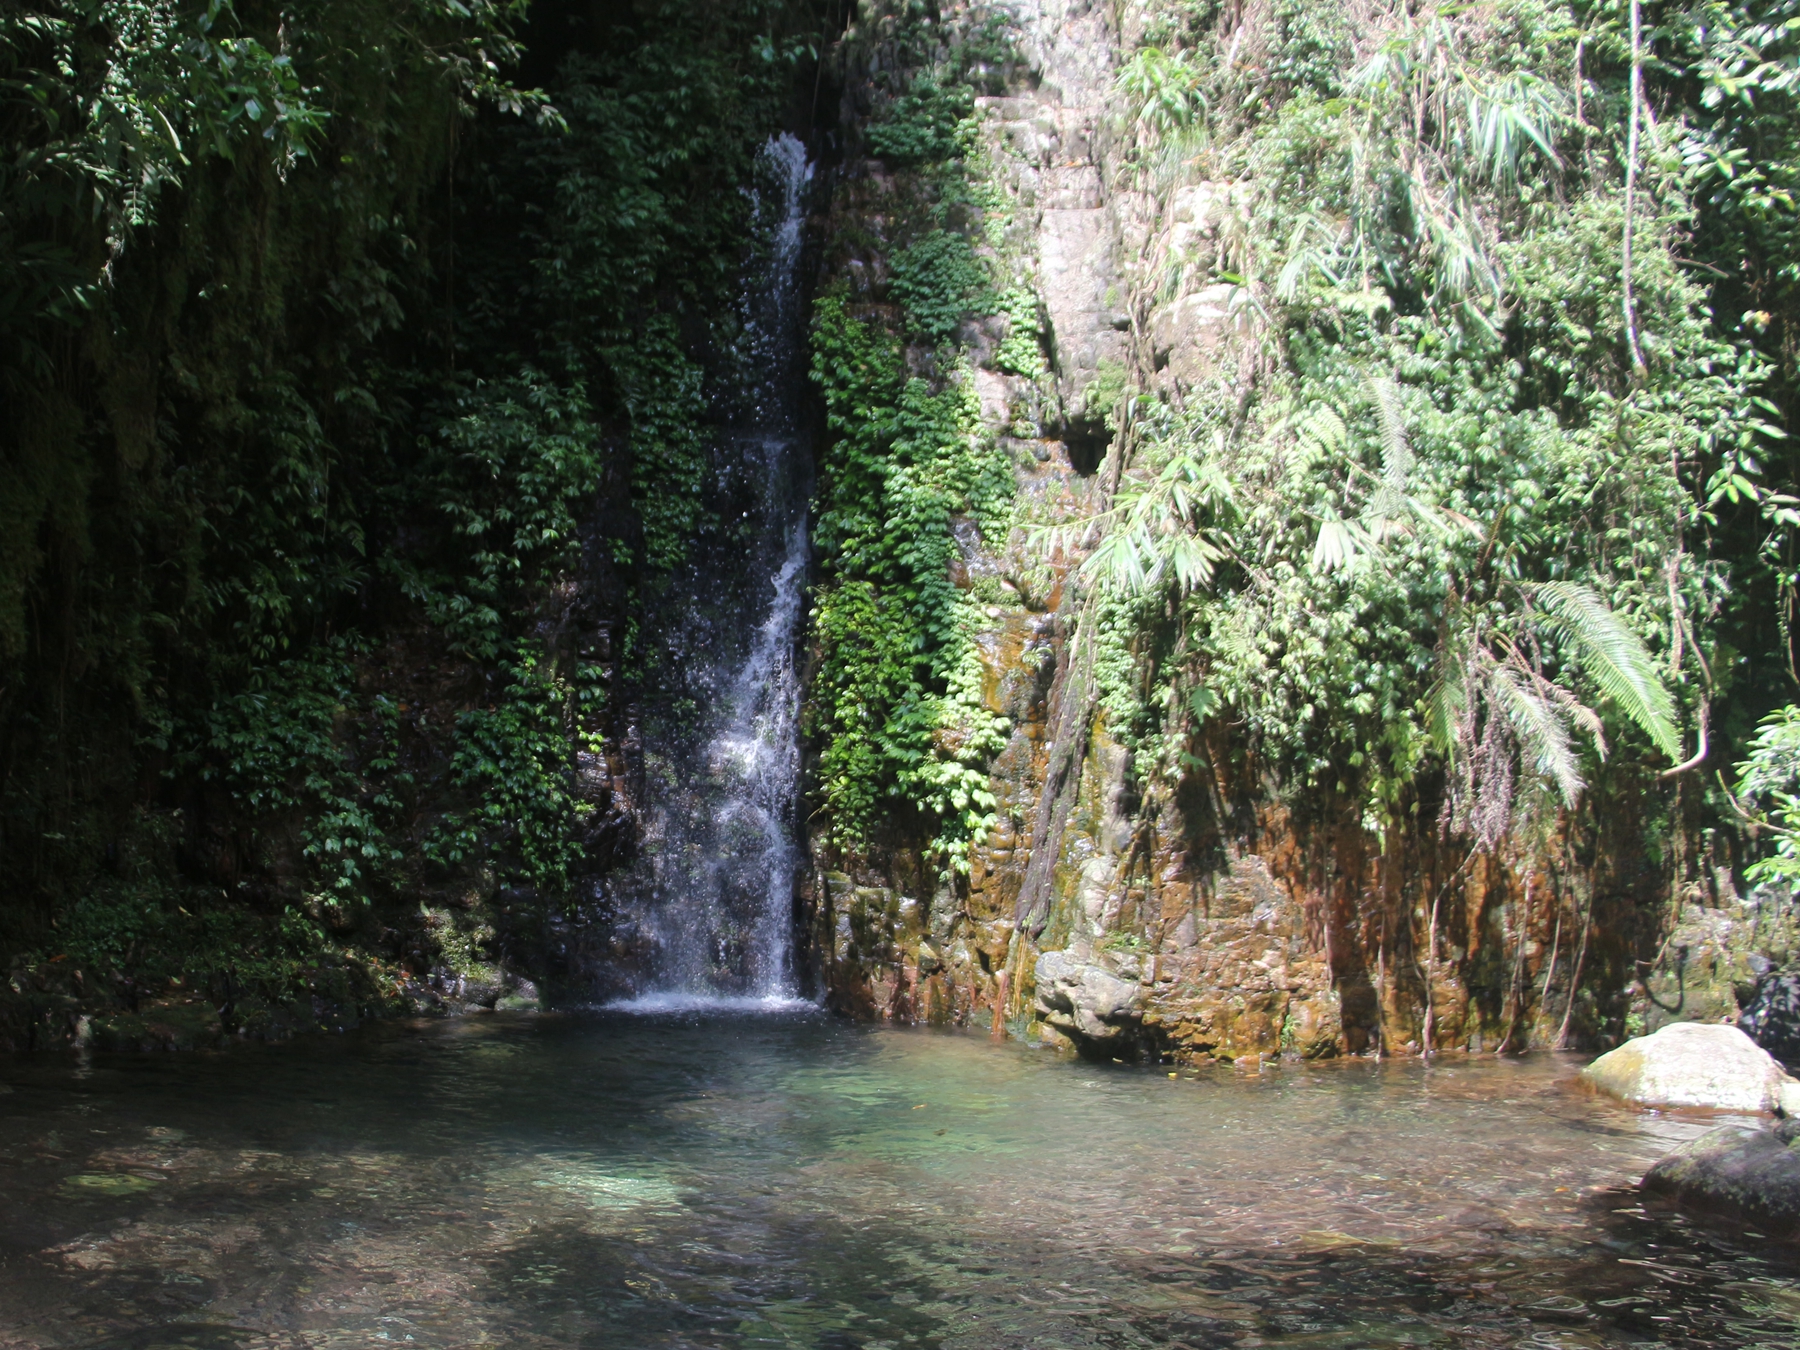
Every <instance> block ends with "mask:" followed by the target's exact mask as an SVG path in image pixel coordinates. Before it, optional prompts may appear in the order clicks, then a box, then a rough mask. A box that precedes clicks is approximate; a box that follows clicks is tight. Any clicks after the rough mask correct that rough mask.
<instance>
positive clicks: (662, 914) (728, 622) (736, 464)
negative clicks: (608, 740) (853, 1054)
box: [616, 135, 812, 1009]
mask: <svg viewBox="0 0 1800 1350" xmlns="http://www.w3.org/2000/svg"><path fill="white" fill-rule="evenodd" d="M759 168H760V172H759V184H758V187H757V189H756V190H755V192H754V193H753V194H752V195H753V202H754V205H755V214H756V222H755V223H756V233H757V235H758V237H759V240H760V242H761V249H760V251H759V257H758V258H757V260H756V261H755V263H754V264H753V265H752V266H751V267H750V269H749V280H748V282H747V285H746V289H745V294H744V299H743V315H742V318H743V332H744V341H743V344H742V346H743V351H742V353H741V355H742V357H743V358H744V359H743V362H742V367H743V370H744V372H745V373H744V376H743V383H744V385H745V388H744V389H743V390H742V391H741V398H740V399H739V403H740V405H741V406H740V411H739V413H738V415H737V417H736V419H735V421H734V423H733V424H732V425H731V426H730V427H729V428H728V429H727V431H726V433H725V435H724V437H723V444H722V446H721V454H720V470H719V478H720V482H719V483H718V484H717V485H716V497H717V500H719V501H720V502H723V503H727V504H728V509H729V511H730V512H731V514H733V515H734V516H735V519H734V520H732V521H731V522H730V525H731V528H729V529H728V530H726V531H725V532H724V537H723V541H722V543H721V544H718V545H715V546H714V547H712V548H711V549H707V550H697V556H696V557H694V558H693V559H692V560H690V562H689V564H688V566H687V567H686V568H685V569H684V570H683V572H682V573H681V574H680V576H679V577H678V578H677V579H676V583H675V586H674V588H673V589H674V596H673V600H672V603H670V604H668V605H666V606H665V607H664V610H663V613H662V642H663V648H664V656H663V660H664V663H665V667H666V669H668V670H669V671H670V672H672V673H673V674H674V675H675V676H676V677H677V679H678V680H679V685H680V688H681V689H682V691H683V693H684V695H685V697H684V698H683V699H682V700H681V701H679V702H675V701H671V702H670V703H668V704H666V705H665V706H664V707H663V709H662V718H661V721H660V724H659V725H658V726H657V728H656V729H655V730H654V731H653V732H652V733H651V735H650V736H649V737H648V738H647V739H648V741H649V743H648V744H647V745H646V747H645V749H646V755H647V758H648V759H649V760H650V761H651V763H652V773H651V776H650V777H651V790H650V792H649V794H648V802H647V811H646V815H645V820H644V828H643V842H644V849H645V863H644V865H643V867H641V868H640V869H639V870H638V871H637V872H636V873H635V874H634V875H632V876H631V877H628V878H625V879H624V880H623V881H622V882H621V883H620V884H619V885H618V886H617V888H616V889H617V894H618V903H619V905H620V907H621V908H622V909H623V910H624V912H625V916H626V923H627V925H628V926H630V927H631V928H632V929H633V930H634V931H635V933H636V935H637V937H638V939H639V942H640V954H639V957H638V964H637V967H636V968H635V969H632V970H630V971H628V972H626V973H625V977H624V981H623V982H624V984H625V985H626V987H627V988H628V989H629V990H630V997H629V998H627V999H625V1000H623V1001H622V1002H624V1003H629V1004H630V1005H632V1006H636V1007H639V1008H648V1009H659V1008H669V1007H680V1006H695V1005H700V1004H707V1003H718V1004H719V1005H720V1006H735V1007H740V1008H742V1007H746V1006H755V1007H762V1006H780V1005H782V1004H785V1003H789V1002H793V1001H794V997H795V973H794V970H793V956H792V949H793V907H794V875H795V867H796V863H797V858H798V848H797V842H796V825H795V812H796V807H797V801H798V784H799V770H800V751H799V706H800V687H799V678H798V673H797V672H796V670H795V668H794V656H795V648H796V643H797V641H798V636H799V627H800V619H801V606H802V601H803V599H804V595H805V585H806V563H807V534H806V495H807V483H808V476H807V474H808V464H809V461H808V456H807V446H806V443H805V438H804V435H803V431H802V426H801V418H800V411H799V403H800V391H801V390H802V388H803V387H804V382H805V370H804V352H805V348H804V343H803V341H802V338H803V335H804V325H803V315H802V313H801V260H802V246H803V227H804V223H805V217H806V194H807V189H808V186H809V184H810V183H811V180H812V165H811V164H810V162H809V161H808V160H807V157H806V149H805V147H804V146H803V145H802V144H801V142H800V141H799V140H797V139H796V138H795V137H793V136H791V135H783V136H779V137H776V138H774V139H772V140H771V141H770V142H769V145H768V147H767V149H766V150H765V152H764V155H763V163H762V164H761V165H760V166H759Z"/></svg>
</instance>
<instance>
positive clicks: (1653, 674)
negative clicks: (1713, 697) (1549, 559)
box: [1535, 581, 1682, 760]
mask: <svg viewBox="0 0 1800 1350" xmlns="http://www.w3.org/2000/svg"><path fill="white" fill-rule="evenodd" d="M1535 595H1536V599H1537V601H1538V603H1539V604H1541V605H1542V606H1543V607H1544V609H1545V611H1546V612H1547V613H1548V614H1549V615H1550V619H1551V624H1550V626H1551V627H1552V628H1553V629H1554V630H1555V631H1556V633H1557V635H1558V636H1559V637H1561V638H1563V639H1564V640H1565V641H1566V642H1567V643H1568V644H1569V646H1570V647H1572V648H1573V649H1574V654H1575V659H1576V660H1577V661H1578V662H1580V664H1581V668H1582V669H1583V670H1584V671H1586V672H1587V675H1588V678H1589V679H1591V680H1593V682H1594V683H1595V684H1596V685H1598V686H1599V687H1600V691H1601V692H1602V693H1604V694H1605V695H1606V696H1607V697H1608V698H1609V699H1611V700H1612V701H1613V702H1614V703H1615V704H1617V705H1618V707H1619V710H1620V711H1621V712H1623V713H1624V714H1625V715H1626V716H1627V717H1629V718H1630V719H1631V720H1632V721H1633V722H1635V723H1637V725H1638V726H1639V728H1641V729H1642V730H1643V732H1644V734H1645V735H1646V736H1648V737H1649V738H1650V739H1651V741H1652V742H1653V743H1654V744H1655V746H1656V748H1657V749H1658V750H1660V751H1662V752H1663V753H1664V754H1665V755H1667V756H1668V757H1669V758H1670V759H1673V760H1679V759H1681V757H1682V755H1681V734H1680V732H1679V731H1678V730H1677V729H1676V713H1675V701H1674V699H1673V698H1671V697H1670V695H1669V689H1668V686H1667V685H1665V684H1664V683H1663V680H1662V676H1661V675H1660V674H1659V673H1658V672H1657V669H1656V662H1655V661H1654V660H1652V659H1651V656H1650V653H1649V651H1648V650H1647V649H1646V648H1645V646H1644V643H1643V640H1642V639H1641V638H1639V637H1638V635H1637V634H1636V633H1634V632H1632V631H1631V629H1630V628H1628V627H1627V626H1626V624H1625V621H1624V620H1623V619H1621V618H1620V617H1619V616H1618V615H1617V614H1615V613H1614V612H1613V611H1612V609H1611V608H1610V607H1609V606H1608V605H1607V603H1606V601H1604V600H1602V599H1601V598H1600V596H1599V594H1598V592H1596V591H1595V590H1594V589H1593V588H1592V587H1589V586H1583V585H1580V584H1579V583H1576V582H1572V581H1546V582H1544V583H1543V584H1542V585H1540V586H1538V587H1537V588H1536V591H1535Z"/></svg>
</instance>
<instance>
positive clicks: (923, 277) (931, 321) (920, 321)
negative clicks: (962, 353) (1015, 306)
mask: <svg viewBox="0 0 1800 1350" xmlns="http://www.w3.org/2000/svg"><path fill="white" fill-rule="evenodd" d="M889 289H890V290H891V292H892V294H893V297H894V299H895V300H897V301H899V302H900V307H901V309H902V311H903V312H904V313H905V315H906V323H907V327H908V329H909V330H910V331H911V332H913V333H916V334H917V335H919V336H920V337H922V338H924V339H926V340H927V341H929V342H934V343H937V342H948V341H949V340H950V339H951V338H953V337H955V336H956V330H957V328H958V327H959V326H960V325H961V324H962V321H963V320H964V319H965V318H967V317H968V316H969V315H970V314H972V313H974V312H975V311H977V310H979V309H982V308H985V307H988V306H989V305H990V304H991V302H992V294H991V291H990V288H989V283H988V273H987V268H986V267H984V266H983V265H982V262H981V260H980V259H979V258H977V257H976V256H975V250H974V247H973V246H972V245H971V244H970V243H969V241H968V239H967V238H966V237H965V236H963V235H961V234H958V233H956V232H955V231H954V230H945V229H937V230H933V231H931V232H930V233H929V234H927V235H925V236H924V237H923V238H921V239H919V240H918V241H917V242H915V243H913V244H910V245H908V246H907V247H906V248H903V249H901V250H900V251H899V252H898V253H896V254H895V255H894V258H893V281H892V283H891V284H890V287H889Z"/></svg>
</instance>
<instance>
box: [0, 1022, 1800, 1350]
mask: <svg viewBox="0 0 1800 1350" xmlns="http://www.w3.org/2000/svg"><path fill="white" fill-rule="evenodd" d="M760 1010H761V1009H760V1007H759V1011H760ZM771 1011H783V1010H771ZM1575 1067H1576V1061H1574V1060H1570V1059H1566V1058H1556V1057H1537V1058H1534V1059H1529V1060H1526V1061H1522V1062H1518V1061H1512V1062H1496V1061H1489V1060H1467V1061H1444V1062H1442V1063H1440V1064H1439V1065H1436V1066H1433V1067H1430V1068H1427V1067H1425V1066H1421V1065H1418V1064H1406V1063H1400V1064H1395V1063H1390V1064H1384V1065H1371V1064H1366V1063H1360V1062H1358V1063H1349V1064H1340V1065H1335V1066H1289V1067H1284V1068H1281V1069H1279V1070H1275V1071H1271V1072H1266V1073H1263V1074H1254V1075H1253V1074H1240V1073H1234V1072H1232V1071H1230V1070H1218V1071H1209V1072H1203V1073H1192V1072H1184V1073H1183V1074H1181V1076H1179V1077H1177V1078H1175V1079H1170V1078H1168V1077H1167V1076H1166V1075H1165V1074H1164V1073H1162V1072H1160V1071H1157V1072H1150V1071H1145V1070H1140V1069H1133V1068H1129V1067H1125V1066H1112V1065H1106V1066H1099V1065H1089V1064H1080V1063H1072V1062H1068V1061H1064V1060H1060V1059H1056V1058H1054V1057H1052V1056H1050V1055H1048V1054H1045V1053H1041V1052H1035V1051H1031V1050H1027V1049H1024V1048H1022V1047H1019V1046H1016V1045H1003V1046H995V1045H993V1044H991V1043H989V1042H987V1041H986V1040H985V1038H980V1037H973V1036H965V1035H957V1034H940V1033H931V1032H923V1031H907V1030H900V1029H894V1028H876V1027H861V1026H849V1025H845V1024H842V1023H838V1022H835V1021H833V1020H831V1019H829V1018H825V1017H822V1016H819V1015H817V1013H816V1012H815V1011H813V1010H811V1009H810V1007H807V1008H804V1009H801V1010H798V1011H797V1012H796V1011H793V1010H787V1011H785V1012H784V1015H780V1016H767V1017H763V1016H758V1017H745V1016H742V1015H733V1011H732V1010H730V1009H721V1008H719V1007H717V1006H716V1005H713V1004H705V1005H697V1006H687V1005H683V1006H680V1007H675V1008H671V1007H667V1006H665V1007H663V1008H661V1009H658V1010H655V1011H654V1012H653V1011H652V1010H650V1009H644V1008H638V1009H633V1010H630V1011H629V1012H625V1011H620V1010H612V1011H607V1012H598V1013H591V1014H586V1015H576V1016H558V1017H544V1018H534V1019H520V1018H508V1017H496V1018H487V1019H479V1020H465V1021H463V1022H460V1023H455V1024H449V1025H439V1026H432V1027H424V1028H419V1027H414V1028H388V1029H382V1030H378V1031H376V1032H375V1033H373V1034H369V1035H363V1036H352V1037H345V1038H338V1039H337V1040H335V1041H334V1042H332V1043H329V1044H325V1043H320V1044H316V1045H305V1044H296V1045H290V1046H286V1047H279V1048H275V1049H270V1050H247V1051H244V1052H242V1053H233V1054H230V1055H224V1056H212V1057H209V1056H199V1055H195V1056H187V1057H170V1058H167V1059H162V1060H153V1059H148V1058H143V1059H138V1058H117V1059H109V1058H107V1057H105V1056H95V1057H93V1058H92V1060H91V1061H90V1062H89V1064H88V1066H87V1069H86V1071H85V1076H78V1074H77V1072H76V1071H75V1066H74V1065H72V1064H70V1063H67V1062H63V1061H58V1060H49V1059H44V1060H32V1059H15V1060H13V1061H11V1062H10V1063H9V1065H8V1067H7V1069H6V1071H5V1075H4V1076H6V1077H7V1078H8V1079H9V1080H10V1084H11V1086H13V1087H14V1088H16V1089H17V1090H16V1091H14V1092H12V1093H10V1094H6V1095H4V1096H0V1234H4V1241H5V1244H6V1245H5V1251H4V1253H3V1254H0V1345H19V1346H28V1345H36V1346H45V1347H59V1348H60V1347H73V1346H106V1347H118V1348H119V1350H123V1348H124V1347H135V1348H136V1350H150V1347H152V1346H157V1345H168V1346H176V1345H181V1346H193V1347H197V1348H199V1350H213V1348H214V1347H219V1348H222V1347H226V1346H230V1347H252V1346H255V1347H261V1346H269V1347H283V1350H288V1348H290V1347H299V1346H307V1347H319V1346H352V1345H354V1346H370V1345H375V1344H393V1343H403V1344H412V1345H415V1346H442V1347H469V1348H470V1350H473V1347H477V1346H507V1347H545V1348H546V1350H549V1348H552V1347H576V1346H583V1347H587V1346H620V1347H634V1348H635V1347H640V1346H644V1347H664V1346H667V1347H676V1346H683V1347H686V1346H696V1347H697V1346H718V1347H727V1346H729V1347H738V1346H742V1347H751V1346H805V1347H838V1348H839V1350H843V1348H844V1347H853V1346H854V1347H863V1348H864V1350H880V1348H881V1347H900V1346H940V1347H969V1348H970V1350H975V1348H976V1347H979V1348H980V1350H995V1348H996V1347H1002V1348H1003V1347H1017V1350H1026V1348H1027V1347H1030V1348H1031V1350H1045V1348H1046V1347H1087V1346H1093V1347H1100V1346H1107V1347H1129V1346H1191V1347H1203V1346H1204V1347H1220V1348H1221V1350H1223V1348H1225V1347H1246V1348H1248V1347H1252V1346H1265V1347H1266V1346H1278V1347H1288V1348H1297V1347H1307V1348H1308V1350H1325V1348H1331V1350H1337V1348H1339V1347H1341V1348H1342V1350H1352V1347H1370V1346H1382V1347H1386V1346H1395V1347H1398V1346H1457V1347H1464V1346H1466V1347H1489V1346H1491V1347H1496V1348H1498V1347H1503V1346H1504V1347H1526V1346H1565V1347H1612V1346H1628V1345H1629V1346H1651V1345H1661V1346H1666V1347H1671V1348H1673V1347H1727V1346H1729V1347H1733V1348H1734V1350H1735V1348H1736V1347H1775V1346H1780V1347H1783V1350H1791V1347H1792V1346H1793V1345H1794V1344H1796V1343H1800V1265H1797V1264H1796V1261H1795V1258H1794V1251H1793V1249H1791V1248H1783V1247H1779V1246H1777V1245H1774V1244H1770V1243H1768V1242H1766V1241H1762V1240H1760V1239H1758V1238H1757V1237H1755V1236H1754V1235H1750V1236H1745V1235H1744V1234H1741V1233H1734V1232H1731V1231H1730V1230H1728V1229H1723V1228H1715V1227H1709V1226H1706V1225H1701V1224H1696V1223H1694V1222H1691V1221H1689V1220H1687V1219H1685V1218H1683V1217H1681V1216H1679V1215H1677V1214H1673V1213H1670V1212H1668V1211H1665V1210H1658V1209H1654V1208H1649V1207H1646V1206H1645V1205H1643V1204H1641V1203H1640V1202H1639V1199H1638V1196H1637V1193H1636V1192H1635V1190H1634V1189H1633V1188H1632V1183H1633V1182H1634V1181H1635V1179H1636V1177H1637V1176H1638V1175H1639V1174H1640V1173H1641V1172H1642V1170H1643V1168H1644V1167H1645V1166H1647V1165H1648V1163H1649V1162H1650V1161H1651V1160H1653V1159H1654V1158H1655V1157H1657V1156H1658V1155H1659V1154H1661V1153H1662V1152H1664V1151H1666V1149H1667V1148H1668V1147H1669V1146H1670V1145H1671V1144H1672V1143H1673V1142H1675V1141H1677V1140H1679V1139H1682V1138H1687V1137H1691V1136H1692V1135H1693V1134H1694V1133H1696V1132H1698V1131H1699V1130H1702V1129H1704V1128H1708V1127H1709V1126H1710V1125H1711V1124H1713V1123H1714V1122H1713V1121H1711V1120H1703V1119H1700V1118H1681V1117H1675V1116H1656V1115H1640V1114H1638V1113H1635V1112H1631V1111H1627V1110H1624V1109H1623V1108H1620V1107H1617V1106H1614V1105H1611V1104H1609V1103H1606V1102H1604V1101H1601V1100H1599V1099H1596V1098H1592V1097H1588V1096H1585V1095H1581V1094H1579V1093H1576V1092H1574V1091H1572V1090H1571V1089H1570V1087H1569V1080H1570V1078H1571V1077H1572V1075H1573V1072H1574V1069H1575Z"/></svg>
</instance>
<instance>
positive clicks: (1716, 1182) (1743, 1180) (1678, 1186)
mask: <svg viewBox="0 0 1800 1350" xmlns="http://www.w3.org/2000/svg"><path fill="white" fill-rule="evenodd" d="M1642 1184H1643V1188H1644V1189H1645V1190H1646V1191H1650V1192H1652V1193H1655V1194H1662V1195H1668V1196H1672V1197H1673V1198H1674V1199H1676V1200H1677V1201H1679V1202H1680V1203H1682V1204H1684V1205H1689V1206H1691V1207H1693V1208H1695V1209H1700V1210H1705V1211H1707V1212H1709V1213H1713V1214H1721V1215H1725V1216H1727V1217H1729V1218H1734V1219H1740V1220H1742V1221H1744V1222H1746V1223H1752V1224H1755V1225H1756V1226H1757V1227H1758V1228H1761V1229H1763V1230H1765V1231H1767V1232H1770V1233H1776V1234H1783V1235H1789V1236H1792V1235H1800V1121H1794V1120H1784V1121H1783V1122H1781V1124H1780V1125H1779V1126H1777V1127H1776V1128H1775V1129H1773V1130H1759V1131H1746V1130H1742V1129H1739V1128H1737V1127H1735V1126H1729V1125H1728V1126H1725V1127H1723V1128H1721V1129H1717V1130H1714V1131H1712V1132H1711V1133H1710V1134H1703V1135H1701V1136H1700V1137H1699V1138H1698V1139H1690V1140H1689V1141H1688V1142H1687V1143H1685V1144H1683V1145H1682V1146H1681V1147H1680V1148H1678V1149H1676V1150H1675V1151H1674V1152H1673V1153H1671V1154H1669V1155H1668V1157H1666V1158H1664V1159H1662V1160H1661V1161H1660V1162H1658V1163H1657V1164H1656V1166H1654V1167H1652V1168H1651V1169H1650V1170H1649V1172H1647V1173H1646V1174H1645V1175H1644V1180H1643V1183H1642Z"/></svg>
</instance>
